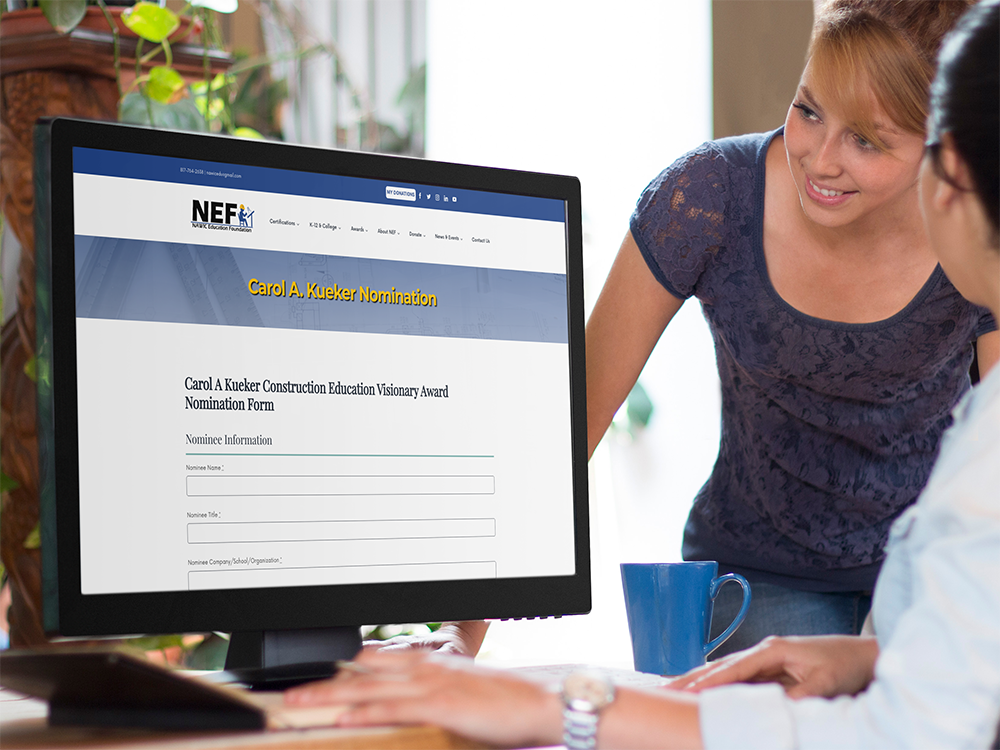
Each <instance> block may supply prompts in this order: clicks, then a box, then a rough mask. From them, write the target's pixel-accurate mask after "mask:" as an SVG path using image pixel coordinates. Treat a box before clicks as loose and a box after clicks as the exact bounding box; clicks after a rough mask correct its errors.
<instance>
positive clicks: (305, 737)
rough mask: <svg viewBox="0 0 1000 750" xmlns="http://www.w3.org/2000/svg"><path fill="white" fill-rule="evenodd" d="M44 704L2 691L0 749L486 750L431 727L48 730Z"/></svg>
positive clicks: (82, 728)
mask: <svg viewBox="0 0 1000 750" xmlns="http://www.w3.org/2000/svg"><path fill="white" fill-rule="evenodd" d="M46 713H47V707H46V705H45V703H44V701H40V700H35V699H33V698H25V697H22V696H21V695H19V694H18V693H15V692H13V691H10V690H3V689H0V746H2V747H3V748H4V750H41V749H42V748H44V749H45V750H63V749H66V750H69V749H70V748H72V749H73V750H78V749H79V748H114V750H196V749H197V750H320V748H323V750H347V748H352V749H353V748H361V749H362V750H368V749H369V748H371V749H372V750H375V749H376V748H378V749H380V750H422V749H423V748H434V749H435V750H440V749H444V750H452V749H453V748H454V750H466V749H477V750H478V749H480V748H484V747H487V746H486V745H481V744H477V743H474V742H470V741H468V740H466V739H463V738H462V737H458V736H457V735H454V734H452V733H451V732H447V731H445V730H443V729H439V728H437V727H432V726H420V727H391V728H390V727H386V728H375V729H337V728H319V729H305V730H295V729H292V730H284V731H280V732H201V733H192V732H153V731H145V730H135V729H103V728H86V727H50V726H49V725H48V723H47V721H46Z"/></svg>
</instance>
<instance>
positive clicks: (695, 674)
mask: <svg viewBox="0 0 1000 750" xmlns="http://www.w3.org/2000/svg"><path fill="white" fill-rule="evenodd" d="M876 659H878V642H877V641H876V640H875V638H873V637H868V636H856V635H822V636H811V637H809V636H807V637H792V638H776V637H774V636H771V637H769V638H765V639H764V640H763V641H761V642H760V643H759V644H758V645H757V646H754V647H753V648H750V649H747V650H746V651H739V652H737V653H735V654H730V655H729V656H726V657H724V658H722V659H719V660H718V661H714V662H710V663H709V664H706V665H705V666H703V667H698V668H697V669H693V670H691V671H690V672H688V673H687V674H685V675H682V676H680V677H678V678H677V679H676V680H674V681H673V682H672V683H671V684H670V687H673V688H677V689H680V690H686V691H689V692H694V693H698V692H701V691H702V690H705V689H707V688H711V687H718V686H720V685H730V684H733V683H738V682H750V683H754V682H777V683H780V684H781V685H782V687H784V688H785V694H786V695H788V697H789V698H806V697H809V696H820V697H824V698H833V697H835V696H838V695H857V694H858V693H860V692H861V691H862V690H864V689H865V688H866V687H868V685H869V683H870V682H871V681H872V679H873V678H874V675H875V660H876Z"/></svg>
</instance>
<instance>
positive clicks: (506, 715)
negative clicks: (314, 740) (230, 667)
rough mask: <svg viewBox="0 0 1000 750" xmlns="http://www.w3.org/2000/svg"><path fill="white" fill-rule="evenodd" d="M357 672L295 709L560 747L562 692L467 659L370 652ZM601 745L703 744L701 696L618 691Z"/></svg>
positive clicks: (346, 721)
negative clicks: (319, 708) (322, 708)
mask: <svg viewBox="0 0 1000 750" xmlns="http://www.w3.org/2000/svg"><path fill="white" fill-rule="evenodd" d="M355 664H356V665H357V666H356V667H355V669H356V670H358V671H353V670H352V671H350V672H344V673H343V674H342V675H340V676H338V677H337V678H336V679H334V680H328V681H325V682H315V683H312V684H311V685H307V686H305V687H301V688H296V689H295V690H292V691H289V692H288V693H286V696H285V701H286V703H288V704H289V705H294V706H314V705H323V704H343V705H347V706H350V708H349V709H347V710H346V711H345V712H344V713H342V714H341V715H340V716H339V717H338V719H337V724H338V725H340V726H370V725H386V724H426V723H430V724H435V725H437V726H440V727H444V728H445V729H449V730H451V731H453V732H456V733H458V734H461V735H463V736H465V737H469V738H472V739H475V740H479V741H483V742H488V743H490V744H496V745H504V746H512V747H523V746H526V745H559V744H560V743H561V742H562V729H563V721H562V712H563V704H562V700H561V698H560V697H559V695H558V693H556V692H554V691H553V690H551V689H548V688H546V687H545V686H543V685H541V684H540V683H537V682H530V681H527V680H524V679H521V678H519V677H516V676H514V675H512V674H510V673H505V672H501V671H496V670H486V669H482V668H478V667H474V666H472V665H471V664H470V663H469V662H468V661H467V660H465V659H451V658H447V657H433V656H432V657H427V656H426V655H424V654H414V653H397V654H390V653H385V652H369V653H365V654H363V655H362V656H361V657H359V659H358V661H357V662H356V663H355ZM597 744H598V747H602V748H611V747H624V748H636V749H638V748H645V747H649V748H685V749H688V750H691V749H694V748H699V747H701V733H700V730H699V726H698V705H697V699H696V698H695V696H690V695H684V694H682V693H666V692H656V693H654V692H652V691H649V692H643V691H636V690H619V691H618V695H617V697H616V698H615V701H614V703H612V704H611V706H609V707H608V708H607V709H606V710H605V711H604V712H603V713H602V714H601V719H600V724H599V727H598V733H597Z"/></svg>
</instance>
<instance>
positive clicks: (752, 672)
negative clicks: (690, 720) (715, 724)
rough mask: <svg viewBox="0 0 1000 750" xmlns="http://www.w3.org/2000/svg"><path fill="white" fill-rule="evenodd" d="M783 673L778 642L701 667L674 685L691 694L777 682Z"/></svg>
mask: <svg viewBox="0 0 1000 750" xmlns="http://www.w3.org/2000/svg"><path fill="white" fill-rule="evenodd" d="M783 669H784V654H783V649H782V647H781V643H780V641H779V640H778V639H773V640H769V641H764V642H763V643H760V644H758V645H757V646H755V647H753V648H751V649H748V650H746V651H740V652H738V653H736V654H732V655H730V656H727V657H725V658H723V659H720V660H719V661H717V662H713V663H711V664H707V665H705V667H699V668H698V669H696V670H693V672H689V673H688V674H686V675H683V676H682V677H681V678H680V679H679V680H677V681H675V683H677V684H674V685H672V686H673V687H675V688H677V689H679V690H684V691H686V692H690V693H700V692H701V691H702V690H707V689H708V688H712V687H718V686H720V685H731V684H734V683H737V682H762V681H766V680H774V679H776V678H778V677H779V676H780V675H781V674H782V670H783Z"/></svg>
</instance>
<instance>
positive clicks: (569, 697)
mask: <svg viewBox="0 0 1000 750" xmlns="http://www.w3.org/2000/svg"><path fill="white" fill-rule="evenodd" d="M614 696H615V688H614V686H613V685H612V684H611V683H610V682H609V681H608V680H607V679H606V678H604V677H601V676H600V675H597V674H592V673H589V672H574V673H573V674H571V675H570V676H569V677H567V678H566V681H565V682H564V683H563V697H564V699H565V701H566V704H567V705H568V706H570V707H571V708H574V709H576V710H579V711H593V712H597V711H600V710H601V709H602V708H604V707H605V706H607V705H608V704H609V703H611V701H612V699H614Z"/></svg>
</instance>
